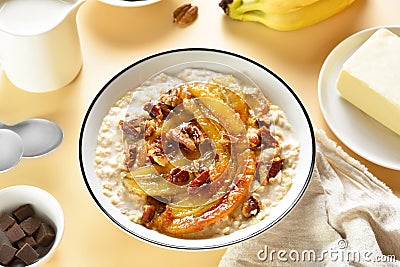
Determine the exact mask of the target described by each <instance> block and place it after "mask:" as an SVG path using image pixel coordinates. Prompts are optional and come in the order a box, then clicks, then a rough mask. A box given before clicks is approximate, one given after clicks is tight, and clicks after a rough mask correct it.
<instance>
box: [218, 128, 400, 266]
mask: <svg viewBox="0 0 400 267" xmlns="http://www.w3.org/2000/svg"><path fill="white" fill-rule="evenodd" d="M316 141H317V156H316V167H315V169H314V172H313V176H312V180H311V182H310V185H309V187H308V189H307V191H306V193H305V194H304V196H303V197H302V199H301V200H300V202H299V203H298V204H297V205H296V206H295V207H294V209H293V210H292V212H290V213H289V214H288V215H287V216H286V217H285V218H284V219H283V220H282V221H281V222H280V223H279V224H278V225H276V226H275V227H273V228H271V229H269V230H268V231H266V232H264V233H263V234H261V235H260V236H258V237H256V238H253V239H251V240H248V241H245V242H242V243H240V244H238V245H235V246H232V247H230V248H228V250H227V251H226V253H225V254H224V256H223V257H222V260H221V262H220V264H219V267H245V266H246V267H248V266H400V261H399V259H400V199H399V198H397V197H396V196H395V195H394V194H393V193H392V192H391V190H390V189H389V188H388V187H387V186H386V185H385V184H383V183H382V182H381V181H379V180H378V179H377V178H376V177H374V176H373V175H372V174H371V173H369V172H368V170H367V168H366V167H365V166H363V165H362V164H361V163H360V162H358V161H357V160H355V159H354V158H351V157H350V156H349V155H348V154H347V153H345V152H344V151H343V149H342V148H341V147H339V146H337V145H336V143H334V142H333V141H332V140H330V139H328V137H327V136H326V134H325V132H323V131H322V130H317V131H316ZM399 153H400V152H399ZM398 178H399V179H400V177H398ZM396 259H397V260H396Z"/></svg>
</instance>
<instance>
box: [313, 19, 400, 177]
mask: <svg viewBox="0 0 400 267" xmlns="http://www.w3.org/2000/svg"><path fill="white" fill-rule="evenodd" d="M378 28H386V29H388V30H390V31H392V32H393V33H395V34H397V35H400V26H385V27H375V28H370V29H366V30H363V31H360V32H358V33H355V34H353V35H351V36H350V37H348V38H347V39H345V40H344V41H342V42H341V43H340V44H339V45H338V46H336V47H335V48H334V49H333V50H332V52H331V53H330V54H329V56H328V57H327V58H326V60H325V62H324V64H323V66H322V68H321V72H320V74H319V79H318V98H319V104H320V107H321V110H322V113H323V116H324V117H325V120H326V122H327V123H328V126H329V127H330V128H331V130H332V131H333V132H334V133H335V135H336V136H337V137H338V138H339V139H340V140H341V141H342V142H343V143H344V144H345V145H346V146H347V147H349V148H350V149H351V150H353V151H354V152H355V153H357V154H358V155H360V156H361V157H363V158H365V159H367V160H369V161H371V162H373V163H375V164H378V165H380V166H383V167H386V168H390V169H394V170H400V136H399V135H397V134H396V133H394V132H392V131H391V130H389V129H387V128H386V127H384V126H383V125H381V124H380V123H379V122H377V121H375V120H374V119H373V118H371V117H369V116H368V115H367V114H365V113H364V112H362V111H361V110H359V109H357V108H356V107H355V106H353V105H352V104H350V103H349V102H347V101H346V100H344V99H343V98H341V97H340V95H339V93H338V92H337V89H336V80H337V78H338V75H339V72H340V70H341V68H342V64H343V63H344V62H345V61H346V60H347V59H348V58H349V57H350V56H351V55H352V54H353V53H354V52H355V51H356V50H357V49H358V48H359V47H360V46H361V44H363V43H364V42H365V41H366V40H367V39H368V38H369V37H370V36H371V35H372V34H373V33H374V32H375V31H376V30H377V29H378ZM360 97H362V96H360ZM399 123H400V118H399Z"/></svg>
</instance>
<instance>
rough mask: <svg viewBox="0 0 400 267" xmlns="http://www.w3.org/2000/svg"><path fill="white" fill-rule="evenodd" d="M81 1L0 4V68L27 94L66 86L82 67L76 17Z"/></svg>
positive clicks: (13, 0)
mask: <svg viewBox="0 0 400 267" xmlns="http://www.w3.org/2000/svg"><path fill="white" fill-rule="evenodd" d="M84 1H85V0H0V65H1V67H2V68H3V70H4V72H5V74H6V75H7V77H8V78H9V80H10V81H11V82H12V83H13V84H14V85H15V86H17V87H19V88H21V89H23V90H26V91H30V92H46V91H51V90H55V89H59V88H61V87H64V86H66V85H67V84H69V83H70V82H71V81H72V80H73V79H74V78H75V77H76V76H77V75H78V73H79V71H80V69H81V67H82V54H81V48H80V42H79V36H78V31H77V25H76V13H77V11H78V9H79V7H80V6H81V5H82V3H83V2H84Z"/></svg>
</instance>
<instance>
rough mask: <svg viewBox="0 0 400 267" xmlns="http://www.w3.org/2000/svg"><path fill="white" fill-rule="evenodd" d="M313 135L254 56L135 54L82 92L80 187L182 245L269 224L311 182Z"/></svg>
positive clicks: (157, 241)
mask: <svg viewBox="0 0 400 267" xmlns="http://www.w3.org/2000/svg"><path fill="white" fill-rule="evenodd" d="M314 157H315V141H314V134H313V129H312V125H311V122H310V118H309V116H308V114H307V112H306V110H305V108H304V106H303V104H302V103H301V101H300V99H299V98H298V97H297V95H296V94H295V93H294V91H293V90H292V89H291V88H290V87H289V86H288V85H287V84H286V83H285V82H284V81H283V80H282V79H280V78H279V77H278V76H277V75H276V74H274V73H273V72H272V71H270V70H269V69H268V68H266V67H265V66H262V65H261V64H258V63H257V62H255V61H253V60H251V59H248V58H245V57H242V56H240V55H237V54H233V53H230V52H226V51H220V50H213V49H178V50H171V51H165V52H161V53H158V54H155V55H151V56H149V57H147V58H144V59H142V60H139V61H137V62H135V63H133V64H132V65H130V66H128V67H126V68H125V69H123V70H122V71H120V72H119V73H118V74H116V75H115V76H114V77H113V78H112V79H111V80H110V81H109V82H108V83H107V84H106V85H105V86H104V87H103V88H102V89H101V90H100V92H99V93H98V94H97V96H96V97H95V99H94V100H93V101H92V103H91V105H90V107H89V109H88V111H87V113H86V116H85V119H84V121H83V124H82V128H81V134H80V142H79V159H80V163H81V170H82V174H83V178H84V181H85V183H86V186H87V188H88V190H89V193H90V194H91V196H92V198H93V199H94V201H95V203H96V205H97V206H98V207H99V208H100V210H101V211H102V213H103V214H104V215H105V216H106V217H107V218H108V219H110V220H111V221H112V222H113V223H114V224H115V225H116V226H117V227H118V228H119V229H121V230H123V231H125V232H126V233H128V234H130V235H132V236H134V237H137V238H139V239H141V240H143V241H146V242H149V243H151V244H154V245H158V246H162V247H167V248H174V249H187V250H201V249H214V248H221V247H225V246H228V245H232V244H235V243H238V242H241V241H244V240H246V239H249V238H251V237H254V236H256V235H259V234H261V233H262V232H264V231H266V230H268V229H269V228H271V227H272V226H274V225H275V224H277V223H278V222H279V221H280V220H281V219H282V218H283V217H284V216H285V215H287V214H288V213H289V212H290V210H291V209H292V208H293V207H294V206H295V205H296V203H297V202H298V201H299V199H300V198H301V196H302V195H303V193H304V191H305V190H306V188H307V185H308V183H309V181H310V179H311V173H312V170H313V167H314Z"/></svg>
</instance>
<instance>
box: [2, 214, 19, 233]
mask: <svg viewBox="0 0 400 267" xmlns="http://www.w3.org/2000/svg"><path fill="white" fill-rule="evenodd" d="M14 223H15V220H14V218H13V217H11V215H10V214H7V213H4V214H3V215H1V216H0V231H6V230H7V229H8V228H10V227H11V225H13V224H14Z"/></svg>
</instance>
